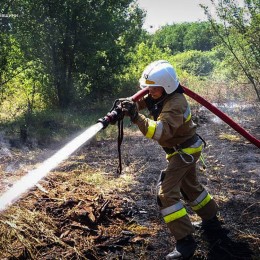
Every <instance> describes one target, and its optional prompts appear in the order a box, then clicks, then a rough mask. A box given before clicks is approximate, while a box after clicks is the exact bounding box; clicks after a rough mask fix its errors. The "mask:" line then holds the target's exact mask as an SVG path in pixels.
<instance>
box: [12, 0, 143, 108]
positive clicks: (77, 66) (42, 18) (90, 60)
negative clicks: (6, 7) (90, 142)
mask: <svg viewBox="0 0 260 260" xmlns="http://www.w3.org/2000/svg"><path fill="white" fill-rule="evenodd" d="M132 2H133V1H131V0H121V1H114V0H102V1H93V0H76V1H72V0H65V1H63V0H47V1H45V0H40V1H33V0H16V1H13V2H12V5H11V10H12V12H13V13H16V14H17V15H18V17H17V18H16V19H15V20H14V22H13V23H12V27H13V34H14V35H15V37H16V39H17V41H18V42H19V44H20V46H21V50H22V51H23V52H24V56H25V59H26V60H28V61H37V62H39V63H42V66H41V68H42V70H43V72H44V73H45V74H47V75H48V77H49V84H48V86H46V87H47V88H46V91H45V93H46V94H48V93H49V98H50V99H52V100H53V99H54V100H55V99H56V100H57V103H58V105H59V106H61V107H64V108H65V107H68V106H69V105H70V104H71V103H72V102H73V101H76V99H77V98H80V99H84V98H85V97H86V95H87V94H92V96H93V97H97V96H99V97H100V96H102V95H106V94H109V93H111V90H112V88H113V84H112V82H113V77H114V76H113V75H114V73H119V72H120V71H121V70H122V68H123V65H124V64H125V62H126V61H125V59H124V54H125V52H126V51H127V50H128V49H130V48H131V47H132V46H133V45H134V44H135V41H136V40H137V39H138V32H139V31H140V30H141V25H142V19H143V13H142V12H141V10H140V9H139V8H138V7H137V6H136V5H134V4H132ZM53 88H54V89H53ZM53 94H54V96H53Z"/></svg>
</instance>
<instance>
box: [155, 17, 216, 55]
mask: <svg viewBox="0 0 260 260" xmlns="http://www.w3.org/2000/svg"><path fill="white" fill-rule="evenodd" d="M210 28H211V27H210V23H209V22H193V23H180V24H172V25H166V26H164V27H162V28H161V29H160V30H158V31H156V32H155V34H154V35H153V37H152V40H153V41H154V42H155V43H156V45H157V46H158V47H160V48H162V49H163V48H166V47H168V48H170V50H171V52H172V54H173V55H175V54H176V53H179V52H184V51H186V50H200V51H209V50H211V49H212V48H213V47H214V46H215V45H216V42H215V39H214V37H213V32H212V31H211V30H210Z"/></svg>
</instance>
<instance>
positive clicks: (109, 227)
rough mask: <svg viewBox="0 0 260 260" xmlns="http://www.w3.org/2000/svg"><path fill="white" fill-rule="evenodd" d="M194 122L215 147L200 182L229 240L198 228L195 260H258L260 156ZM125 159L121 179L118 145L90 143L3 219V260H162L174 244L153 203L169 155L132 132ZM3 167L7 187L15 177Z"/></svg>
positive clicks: (208, 123)
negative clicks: (210, 235) (209, 234)
mask: <svg viewBox="0 0 260 260" xmlns="http://www.w3.org/2000/svg"><path fill="white" fill-rule="evenodd" d="M251 114H252V113H251ZM194 119H195V120H196V122H197V123H198V125H199V129H198V132H199V134H201V135H202V136H203V138H205V140H206V141H207V148H206V149H205V152H204V156H205V161H206V165H207V168H206V169H204V168H203V165H202V164H201V163H199V165H198V170H199V172H200V173H199V177H200V179H201V182H202V183H203V184H204V185H205V186H206V187H207V189H208V190H209V191H210V193H211V194H212V195H213V196H214V198H215V200H216V201H217V203H218V204H219V206H220V219H221V220H222V221H223V227H224V228H225V232H223V233H222V234H216V236H215V237H211V238H208V237H207V236H206V235H205V234H203V233H202V232H201V230H200V229H199V228H197V229H196V232H195V238H196V240H197V242H198V249H197V250H196V253H195V256H194V257H193V259H258V257H259V255H260V250H259V231H260V230H259V226H260V225H259V224H260V223H259V213H260V212H259V195H260V192H259V187H258V181H259V175H260V169H259V162H260V151H259V149H258V148H256V147H255V146H253V145H251V144H249V143H248V142H247V141H245V139H243V138H242V137H239V136H238V135H237V134H236V132H235V131H233V130H232V129H230V128H229V127H228V126H226V125H224V124H218V123H217V122H214V120H212V117H211V115H210V114H209V113H208V112H207V111H205V110H203V111H197V112H196V113H195V118H194ZM243 126H244V127H245V128H246V129H248V130H249V132H251V133H252V134H254V135H255V136H256V137H258V138H259V132H260V131H259V130H260V129H259V125H258V121H257V120H256V118H255V117H249V116H248V115H247V120H244V121H243ZM230 136H238V138H230ZM11 152H12V151H11ZM17 156H18V155H17ZM37 156H38V155H37ZM37 156H34V157H33V158H34V159H32V160H31V161H29V162H28V163H30V164H31V165H33V162H34V160H36V159H35V158H37ZM122 156H123V173H122V175H121V176H118V177H116V176H115V173H116V168H117V163H118V161H117V143H116V140H102V141H95V142H92V143H91V145H88V146H85V147H83V148H82V149H81V150H80V151H79V152H78V153H77V154H76V155H74V156H72V157H70V158H69V160H67V161H66V162H65V163H63V164H62V165H61V166H60V167H59V168H58V169H56V171H55V172H53V173H51V174H49V176H48V177H47V178H46V179H45V180H43V181H41V183H40V184H41V186H40V187H39V188H37V187H36V188H34V189H33V190H31V191H29V192H28V193H27V194H26V195H25V196H23V198H22V199H21V200H19V201H18V202H17V203H16V204H15V205H13V206H12V207H10V208H8V209H7V210H6V211H5V212H3V213H2V214H1V216H0V232H1V234H2V235H1V238H0V252H1V256H0V259H9V260H10V259H164V257H165V255H166V254H167V253H168V252H169V251H171V250H172V249H173V248H174V243H175V241H174V238H173V237H172V236H171V235H170V234H169V232H168V231H167V229H166V227H165V224H164V223H163V222H162V219H161V216H160V214H159V212H158V208H157V204H156V196H155V194H156V183H157V178H158V176H159V173H160V170H161V169H163V168H165V166H166V160H165V156H164V153H163V151H162V149H161V148H160V147H159V146H158V145H157V144H156V143H155V142H153V141H151V140H148V139H146V138H144V137H143V136H142V135H141V134H140V133H139V132H138V131H137V130H136V129H134V130H133V129H132V130H126V131H125V138H124V141H123V145H122ZM2 158H3V157H2ZM4 158H6V159H5V161H3V164H2V173H1V174H2V180H1V183H3V180H4V179H5V175H8V174H9V173H6V172H5V171H4V169H6V168H4V167H7V166H8V156H7V157H4ZM38 158H39V157H38ZM12 160H14V158H13V157H12ZM9 162H10V161H9ZM18 172H19V170H18ZM23 172H24V170H21V168H20V173H17V171H14V172H13V173H14V174H13V175H12V176H13V178H15V177H14V176H16V174H18V175H20V174H21V175H22V174H23ZM9 185H11V179H10V183H9ZM188 211H189V213H190V216H191V219H192V221H198V220H199V219H198V217H197V216H196V215H195V214H193V213H192V212H191V211H190V209H189V208H188Z"/></svg>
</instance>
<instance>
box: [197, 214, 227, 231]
mask: <svg viewBox="0 0 260 260" xmlns="http://www.w3.org/2000/svg"><path fill="white" fill-rule="evenodd" d="M201 228H202V229H203V230H204V231H205V232H214V231H219V230H221V229H222V227H221V223H220V221H219V219H218V217H217V216H215V217H213V218H211V219H209V220H202V223H201Z"/></svg>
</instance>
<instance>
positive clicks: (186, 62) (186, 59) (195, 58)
mask: <svg viewBox="0 0 260 260" xmlns="http://www.w3.org/2000/svg"><path fill="white" fill-rule="evenodd" d="M174 61H175V64H176V66H177V67H178V68H179V69H181V70H185V71H186V72H188V73H189V74H191V75H194V76H209V75H210V74H211V73H212V71H213V69H214V67H215V66H216V64H217V63H218V62H219V61H218V57H217V53H216V52H213V51H208V52H206V51H204V52H203V51H196V50H191V51H186V52H183V53H180V54H177V55H175V56H174Z"/></svg>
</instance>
